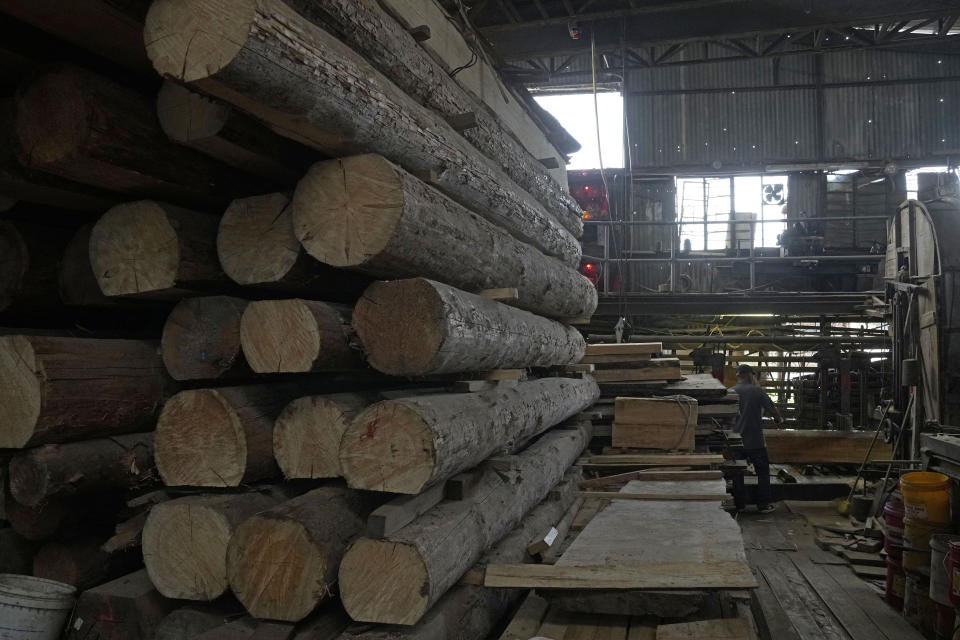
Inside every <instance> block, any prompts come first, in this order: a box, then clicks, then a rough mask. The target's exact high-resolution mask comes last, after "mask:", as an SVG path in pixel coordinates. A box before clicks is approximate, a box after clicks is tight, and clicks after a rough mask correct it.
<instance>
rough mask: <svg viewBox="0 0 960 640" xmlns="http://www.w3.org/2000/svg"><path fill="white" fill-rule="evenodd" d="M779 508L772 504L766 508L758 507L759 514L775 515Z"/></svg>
mask: <svg viewBox="0 0 960 640" xmlns="http://www.w3.org/2000/svg"><path fill="white" fill-rule="evenodd" d="M776 510H777V508H776V507H775V506H773V505H772V504H768V505H767V506H765V507H757V513H773V512H774V511H776Z"/></svg>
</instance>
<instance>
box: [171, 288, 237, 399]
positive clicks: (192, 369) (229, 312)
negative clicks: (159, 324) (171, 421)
mask: <svg viewBox="0 0 960 640" xmlns="http://www.w3.org/2000/svg"><path fill="white" fill-rule="evenodd" d="M246 306H247V301H246V300H243V299H242V298H235V297H232V296H206V297H199V298H185V299H184V300H181V301H180V302H178V303H177V306H175V307H174V308H173V310H172V311H171V312H170V315H168V316H167V320H166V322H165V323H164V325H163V336H162V337H161V339H160V353H161V355H162V357H163V364H164V366H165V367H166V368H167V373H169V374H170V377H171V378H173V379H174V380H222V379H224V378H227V377H243V376H244V375H252V371H250V367H248V366H247V364H246V361H245V360H244V358H243V352H242V350H241V348H240V318H241V317H242V316H243V310H244V309H245V308H246Z"/></svg>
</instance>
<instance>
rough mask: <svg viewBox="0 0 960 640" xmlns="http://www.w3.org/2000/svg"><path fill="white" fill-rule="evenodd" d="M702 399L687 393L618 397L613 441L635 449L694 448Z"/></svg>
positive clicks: (686, 449) (668, 449) (689, 449)
mask: <svg viewBox="0 0 960 640" xmlns="http://www.w3.org/2000/svg"><path fill="white" fill-rule="evenodd" d="M697 407H698V403H697V401H696V400H695V399H693V398H689V397H687V396H666V397H661V398H617V399H616V400H615V401H614V422H613V431H612V441H613V442H612V444H613V446H614V447H624V448H632V449H663V450H666V451H673V450H680V451H692V450H693V448H694V439H695V436H696V430H697V429H696V427H697V416H698V411H697Z"/></svg>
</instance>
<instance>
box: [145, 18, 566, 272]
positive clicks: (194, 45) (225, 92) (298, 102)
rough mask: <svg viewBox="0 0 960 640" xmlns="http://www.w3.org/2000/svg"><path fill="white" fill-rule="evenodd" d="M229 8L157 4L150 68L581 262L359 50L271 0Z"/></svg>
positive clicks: (548, 219) (559, 230) (520, 197)
mask: <svg viewBox="0 0 960 640" xmlns="http://www.w3.org/2000/svg"><path fill="white" fill-rule="evenodd" d="M230 9H231V10H230V11H229V12H226V11H224V8H223V6H222V3H221V2H219V1H218V0H203V1H200V0H156V1H155V2H154V3H153V4H152V5H151V7H150V11H149V13H148V14H147V21H146V26H145V31H144V40H145V42H146V46H147V55H148V56H149V57H150V59H151V61H152V62H153V65H154V68H155V69H156V70H157V71H158V72H159V73H160V74H161V75H162V76H164V77H171V78H174V79H176V80H179V81H181V82H185V83H188V84H190V85H192V86H194V87H196V88H197V89H198V90H200V91H202V92H204V93H208V94H211V95H214V96H216V97H218V98H221V99H223V100H225V101H227V102H229V103H231V104H233V105H234V106H236V107H238V108H240V109H242V110H244V111H246V112H248V113H250V114H252V115H254V116H255V117H257V118H259V119H261V120H263V121H265V122H267V123H268V124H270V125H271V126H272V127H273V129H274V130H275V131H276V132H278V133H280V134H282V135H285V136H287V137H290V138H292V139H294V140H297V141H300V142H304V143H307V144H310V145H312V146H314V147H316V148H318V149H321V150H323V151H326V152H329V153H333V154H336V155H344V154H348V153H357V152H364V151H366V152H375V153H381V154H383V155H384V156H386V157H388V158H390V159H391V160H393V161H394V162H398V163H399V164H401V165H403V166H405V167H406V168H407V169H409V170H411V171H422V172H433V174H434V178H435V180H434V183H435V184H436V185H437V187H439V188H440V189H442V190H444V191H445V192H446V193H448V194H449V195H450V196H451V197H453V198H454V199H457V200H459V201H460V202H461V203H463V204H465V205H466V206H468V207H470V208H472V209H473V210H475V211H476V212H477V213H479V214H480V215H483V216H484V217H487V218H488V219H490V220H491V221H493V222H494V223H495V224H497V225H500V226H502V227H503V228H504V229H507V230H508V231H510V233H511V234H513V235H515V236H516V237H517V238H520V239H521V240H523V241H525V242H529V243H530V244H532V245H534V246H536V247H538V248H540V249H542V250H543V251H544V252H545V253H547V254H548V255H553V256H557V257H559V258H561V259H562V260H563V261H564V262H566V263H567V264H568V265H570V266H574V267H575V266H577V265H578V264H579V261H580V255H581V248H580V245H579V243H578V242H577V240H576V238H574V237H573V235H572V234H571V233H570V232H569V231H567V230H566V229H565V228H564V227H563V226H562V225H561V224H560V223H559V222H557V221H556V219H555V218H554V217H553V216H551V215H550V214H549V213H548V212H547V211H546V209H544V208H543V206H542V205H541V204H540V203H539V202H537V201H536V200H535V199H534V198H533V197H532V196H530V195H529V194H527V193H525V192H524V191H523V190H522V189H521V188H520V187H519V186H517V185H516V183H514V182H513V181H512V180H511V179H510V178H509V177H507V175H506V174H504V173H503V171H501V170H500V168H499V167H497V166H496V163H494V162H492V161H491V160H489V159H488V158H486V157H484V156H483V155H481V154H480V153H479V152H478V151H477V150H476V149H474V148H473V147H472V146H471V145H470V143H468V142H467V141H466V140H465V139H464V138H463V137H462V136H461V135H460V134H458V133H457V132H456V131H454V129H453V128H452V127H451V126H450V125H449V124H448V123H447V122H446V121H445V120H444V119H443V118H442V117H440V116H439V115H437V114H436V113H434V112H432V111H430V110H429V109H427V108H425V107H423V106H422V105H420V104H418V103H417V102H416V101H415V100H414V99H413V98H411V97H410V96H408V95H407V94H406V93H404V92H403V91H401V90H400V89H399V88H397V86H396V85H394V84H393V83H392V82H391V81H390V80H389V79H388V78H386V77H385V76H383V75H382V74H381V73H379V72H378V71H377V70H376V69H374V68H373V67H372V66H371V65H370V64H369V63H368V62H367V61H366V60H365V59H364V58H363V57H362V56H361V55H359V54H358V53H356V52H354V51H353V50H351V49H350V48H349V47H347V46H346V45H344V44H343V43H342V42H340V41H339V40H338V39H337V38H335V37H333V36H332V35H330V34H329V33H327V32H326V31H324V30H323V29H321V28H319V27H317V26H315V25H313V24H312V23H310V22H309V21H308V20H307V19H306V18H304V17H303V16H302V15H300V14H299V13H297V12H296V11H295V10H294V9H293V8H291V7H290V6H289V5H287V4H286V3H284V2H282V1H281V0H243V1H242V2H235V3H233V4H232V5H231V8H230ZM385 122H389V123H390V126H389V127H385V126H383V123H385Z"/></svg>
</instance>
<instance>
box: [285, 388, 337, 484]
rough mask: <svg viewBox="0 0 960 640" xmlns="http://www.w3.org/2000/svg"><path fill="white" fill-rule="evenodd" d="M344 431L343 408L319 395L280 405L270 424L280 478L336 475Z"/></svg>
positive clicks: (333, 476)
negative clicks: (275, 416)
mask: <svg viewBox="0 0 960 640" xmlns="http://www.w3.org/2000/svg"><path fill="white" fill-rule="evenodd" d="M346 430H347V416H346V415H345V414H344V412H343V409H342V408H341V407H340V406H339V405H337V403H336V402H334V401H332V400H330V399H327V398H324V397H323V396H305V397H303V398H297V399H296V400H294V401H293V402H291V403H290V404H288V405H287V406H286V407H284V409H283V411H281V412H280V415H279V416H278V417H277V420H276V422H275V423H274V425H273V455H274V457H275V458H276V460H277V465H279V467H280V470H281V471H283V475H284V477H285V478H288V479H295V478H336V477H339V476H340V475H341V469H340V457H339V452H340V440H341V439H342V437H343V433H344V431H346Z"/></svg>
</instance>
